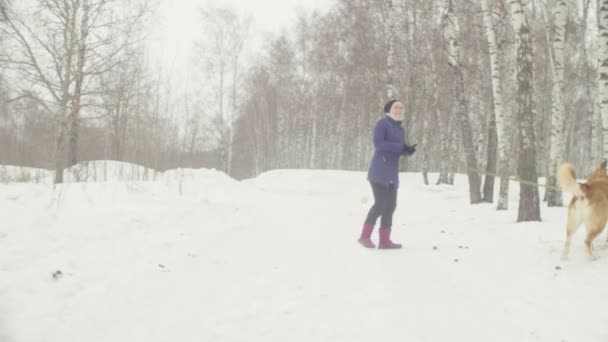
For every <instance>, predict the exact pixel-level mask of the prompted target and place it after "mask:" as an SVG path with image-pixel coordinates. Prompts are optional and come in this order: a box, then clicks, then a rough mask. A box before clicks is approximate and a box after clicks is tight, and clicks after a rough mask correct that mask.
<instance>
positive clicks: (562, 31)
mask: <svg viewBox="0 0 608 342" xmlns="http://www.w3.org/2000/svg"><path fill="white" fill-rule="evenodd" d="M553 18H554V22H553V25H552V27H553V30H552V32H553V37H552V39H551V41H552V52H553V53H552V56H551V57H552V59H553V63H552V65H553V90H552V94H553V96H552V97H553V99H552V100H553V101H552V102H553V103H552V113H551V117H550V123H551V134H550V147H549V170H548V175H547V185H548V186H547V190H546V191H547V205H548V206H550V207H561V206H562V205H563V203H562V193H561V191H559V190H558V188H557V187H556V185H557V181H556V179H555V172H556V171H557V167H558V166H559V164H560V163H561V160H562V158H563V155H564V138H565V137H564V102H563V96H564V55H565V54H564V48H565V45H566V44H565V41H566V20H567V18H568V4H567V3H566V0H558V1H557V2H556V3H555V5H554V8H553Z"/></svg>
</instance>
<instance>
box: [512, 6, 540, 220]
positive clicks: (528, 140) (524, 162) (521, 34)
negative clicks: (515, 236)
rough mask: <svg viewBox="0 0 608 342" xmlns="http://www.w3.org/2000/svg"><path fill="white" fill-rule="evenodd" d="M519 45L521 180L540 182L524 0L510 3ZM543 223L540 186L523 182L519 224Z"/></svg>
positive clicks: (519, 170) (532, 79)
mask: <svg viewBox="0 0 608 342" xmlns="http://www.w3.org/2000/svg"><path fill="white" fill-rule="evenodd" d="M509 5H510V9H511V19H512V21H513V28H514V29H515V33H516V37H517V38H516V45H517V122H518V133H519V143H520V151H519V153H518V160H517V162H518V163H517V175H518V177H519V179H521V180H525V181H528V182H533V183H536V182H537V181H538V176H537V174H536V145H535V144H536V138H535V134H534V111H535V108H534V106H535V104H534V83H533V81H534V74H533V66H532V61H533V60H534V53H533V50H532V36H531V32H530V30H529V26H528V22H527V19H526V17H525V14H524V10H523V6H522V4H521V0H509ZM524 221H540V201H539V194H538V186H536V185H527V184H524V183H520V192H519V209H518V214H517V222H524Z"/></svg>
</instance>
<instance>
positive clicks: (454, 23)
mask: <svg viewBox="0 0 608 342" xmlns="http://www.w3.org/2000/svg"><path fill="white" fill-rule="evenodd" d="M452 6H453V5H452V0H446V3H445V12H444V14H443V17H442V26H443V38H444V41H445V43H446V51H447V53H448V63H449V65H450V67H452V70H454V73H455V75H456V83H457V84H456V96H457V99H458V106H457V109H456V114H457V117H458V123H459V126H460V135H461V139H462V142H463V145H464V153H465V158H466V163H467V175H468V179H469V199H470V202H471V203H480V202H481V192H480V189H481V177H480V175H479V170H478V164H477V157H476V156H475V148H474V147H473V131H472V129H471V121H470V118H469V114H468V113H469V108H468V103H467V100H466V98H465V91H464V73H463V69H462V65H461V61H460V42H459V38H460V27H459V24H458V17H457V16H456V15H455V13H454V9H453V7H452Z"/></svg>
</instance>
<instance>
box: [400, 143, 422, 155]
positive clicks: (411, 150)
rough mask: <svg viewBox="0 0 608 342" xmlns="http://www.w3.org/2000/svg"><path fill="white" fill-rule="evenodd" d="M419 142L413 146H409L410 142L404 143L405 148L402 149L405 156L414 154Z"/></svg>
mask: <svg viewBox="0 0 608 342" xmlns="http://www.w3.org/2000/svg"><path fill="white" fill-rule="evenodd" d="M417 145H418V144H414V145H412V146H409V145H408V144H403V149H402V150H401V154H403V155H405V156H411V155H412V154H414V153H416V146H417Z"/></svg>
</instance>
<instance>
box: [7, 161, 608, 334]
mask: <svg viewBox="0 0 608 342" xmlns="http://www.w3.org/2000/svg"><path fill="white" fill-rule="evenodd" d="M117 165H119V164H118V163H111V166H110V172H107V169H106V173H105V178H101V177H100V176H97V180H98V181H97V182H88V183H70V184H66V185H63V186H58V187H56V188H55V189H53V187H52V186H51V184H50V179H52V177H51V176H50V174H49V175H46V176H45V175H41V176H40V179H42V181H41V182H40V183H8V184H0V215H1V217H2V220H1V221H0V222H2V223H1V224H0V251H1V254H0V255H1V257H0V341H2V342H45V341H53V342H82V341H87V342H96V341H100V342H101V341H104V342H105V341H107V342H136V341H145V342H156V341H159V342H160V341H162V342H166V341H171V342H173V341H193V342H199V341H209V342H224V341H281V342H283V341H290V342H294V341H302V342H313V341H332V342H334V341H345V342H347V341H348V342H351V341H378V340H380V341H408V342H415V341H450V342H451V341H505V342H507V341H508V342H513V341H547V342H549V341H551V342H561V341H567V342H570V341H576V342H579V341H581V342H603V341H608V324H607V323H606V322H608V308H607V307H606V305H605V303H606V298H607V297H608V249H607V248H606V241H605V240H606V233H604V234H602V235H601V236H600V238H598V240H596V248H597V254H598V256H599V258H598V260H596V261H589V260H588V259H587V257H586V256H585V253H584V249H583V242H582V241H583V235H584V228H581V230H580V231H579V232H578V234H577V235H576V236H575V239H574V240H573V245H572V252H571V257H570V260H569V261H565V262H563V261H561V260H560V253H561V248H562V244H563V238H564V230H565V228H564V226H565V218H566V209H565V208H547V207H546V206H545V205H544V204H543V207H542V217H543V222H540V223H538V222H535V223H520V224H517V223H515V219H516V216H517V212H516V211H517V199H518V193H519V190H518V187H517V184H516V183H512V189H511V201H512V202H511V209H510V210H508V211H506V212H497V211H496V210H495V204H483V205H475V206H472V205H469V204H468V194H467V189H468V185H467V183H466V178H465V176H457V177H456V186H454V187H450V186H424V185H423V184H422V177H421V175H420V174H409V173H404V174H402V175H401V180H402V185H401V188H400V191H399V198H398V208H397V212H396V213H395V219H394V221H395V227H394V234H393V235H394V240H395V241H397V242H401V243H403V244H404V248H403V249H401V250H388V251H387V250H367V249H364V248H362V247H361V246H360V245H358V244H357V243H356V239H357V237H358V234H359V230H360V227H361V224H362V221H363V219H364V217H365V214H366V213H367V210H368V208H369V206H370V205H371V202H372V201H373V198H372V195H371V189H370V188H369V185H368V183H367V182H366V180H365V173H364V172H347V171H319V170H276V171H271V172H268V173H265V174H262V175H260V176H259V177H257V178H255V179H249V180H245V181H241V182H238V181H235V180H233V179H231V178H229V177H227V176H226V175H224V174H223V173H221V172H218V171H215V170H172V171H168V172H165V173H160V174H156V173H153V177H152V176H150V174H149V173H146V172H145V171H146V170H145V169H143V168H141V169H139V168H138V167H136V166H129V167H128V169H130V170H137V172H135V171H132V172H133V173H131V174H129V175H127V176H126V177H123V178H121V177H119V176H118V174H120V173H116V172H115V170H114V169H115V168H116V167H117ZM106 167H107V165H106ZM1 168H2V167H0V169H1ZM4 170H5V173H7V174H8V173H10V172H13V173H14V172H17V171H14V170H13V171H6V170H8V168H7V167H4ZM87 170H96V172H95V173H96V174H97V175H99V173H100V170H99V167H98V165H93V167H92V169H91V168H87ZM20 172H23V171H22V170H21V171H20ZM144 174H146V176H145V177H144V176H143V175H144ZM89 175H90V173H89ZM108 175H109V176H108ZM123 176H124V175H123ZM45 177H46V178H45ZM80 177H81V178H80V179H91V178H90V177H91V176H86V177H84V178H83V176H82V174H81V175H80ZM130 177H131V178H130ZM133 177H135V178H133ZM125 179H139V181H125ZM146 179H147V181H146ZM433 179H435V176H433ZM100 180H102V181H100ZM564 197H565V198H567V199H569V195H565V196H564ZM376 239H377V234H376V233H375V234H374V240H376Z"/></svg>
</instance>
